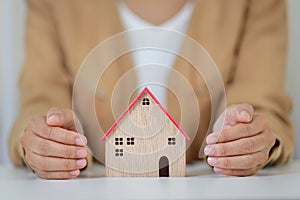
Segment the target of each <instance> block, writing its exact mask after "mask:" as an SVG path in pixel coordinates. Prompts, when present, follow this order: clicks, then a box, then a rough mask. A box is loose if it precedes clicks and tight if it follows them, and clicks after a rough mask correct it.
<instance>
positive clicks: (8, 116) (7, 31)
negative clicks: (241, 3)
mask: <svg viewBox="0 0 300 200" xmlns="http://www.w3.org/2000/svg"><path fill="white" fill-rule="evenodd" d="M287 2H288V15H289V32H290V41H289V59H288V63H287V64H288V71H287V89H288V92H289V94H290V96H291V97H292V98H293V101H294V110H293V113H292V119H293V122H294V126H295V129H296V151H295V158H297V159H300V123H299V120H300V104H299V102H300V89H299V85H300V78H299V77H298V76H299V75H300V24H299V20H300V12H299V9H300V0H288V1H287ZM25 16H26V6H25V4H24V1H23V0H0V164H3V163H5V164H8V163H9V161H8V155H7V137H8V133H9V129H10V127H11V125H12V123H13V121H14V118H15V116H16V114H17V111H18V90H17V80H18V75H19V72H20V69H21V66H22V61H23V56H24V52H23V37H24V22H25Z"/></svg>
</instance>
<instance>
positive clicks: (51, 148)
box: [26, 133, 87, 158]
mask: <svg viewBox="0 0 300 200" xmlns="http://www.w3.org/2000/svg"><path fill="white" fill-rule="evenodd" d="M29 134H31V135H32V136H31V137H30V138H31V141H30V145H26V148H28V149H29V150H30V151H32V152H34V153H36V154H39V155H42V156H51V157H59V158H85V157H86V156H87V150H86V149H85V148H84V147H78V146H71V145H65V144H62V143H57V142H54V141H51V140H46V139H44V138H41V137H39V136H36V135H35V134H34V133H29Z"/></svg>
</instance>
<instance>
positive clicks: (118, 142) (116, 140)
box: [115, 138, 123, 145]
mask: <svg viewBox="0 0 300 200" xmlns="http://www.w3.org/2000/svg"><path fill="white" fill-rule="evenodd" d="M115 145H123V138H115Z"/></svg>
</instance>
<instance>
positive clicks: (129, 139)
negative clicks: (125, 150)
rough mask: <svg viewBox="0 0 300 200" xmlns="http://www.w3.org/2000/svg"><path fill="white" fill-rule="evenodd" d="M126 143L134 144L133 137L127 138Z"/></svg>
mask: <svg viewBox="0 0 300 200" xmlns="http://www.w3.org/2000/svg"><path fill="white" fill-rule="evenodd" d="M127 145H134V138H133V137H132V138H127Z"/></svg>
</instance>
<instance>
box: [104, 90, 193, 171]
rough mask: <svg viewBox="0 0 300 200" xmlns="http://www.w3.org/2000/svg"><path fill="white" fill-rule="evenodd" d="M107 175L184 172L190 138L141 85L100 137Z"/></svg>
mask: <svg viewBox="0 0 300 200" xmlns="http://www.w3.org/2000/svg"><path fill="white" fill-rule="evenodd" d="M102 140H105V157H106V158H105V164H106V175H107V176H119V177H121V176H127V177H128V176H130V177H137V176H143V177H168V176H171V177H176V176H177V177H179V176H184V175H185V166H186V160H185V151H186V141H185V140H188V141H189V140H190V138H189V137H188V136H187V135H186V134H185V133H184V131H183V130H182V129H181V128H180V127H179V125H178V124H177V123H176V122H175V121H174V120H173V119H172V117H171V116H170V115H169V114H168V113H167V111H166V110H165V109H164V108H163V107H162V106H161V104H160V103H159V101H158V100H157V99H156V98H155V97H154V96H153V94H152V93H151V92H150V91H149V90H148V88H145V89H144V90H143V91H142V92H141V93H140V94H139V95H138V96H137V97H136V99H135V100H134V101H133V102H132V103H131V104H130V105H129V107H128V108H127V109H126V110H125V111H124V113H123V114H122V115H121V116H120V117H119V119H118V120H117V121H116V122H115V123H114V124H113V125H112V127H111V128H110V129H109V130H108V131H107V133H106V134H105V135H104V136H103V137H102Z"/></svg>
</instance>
